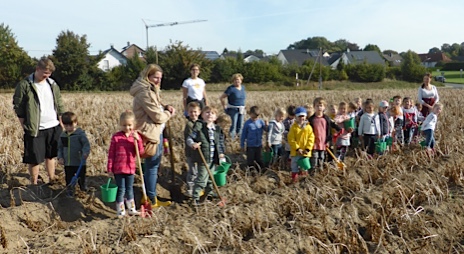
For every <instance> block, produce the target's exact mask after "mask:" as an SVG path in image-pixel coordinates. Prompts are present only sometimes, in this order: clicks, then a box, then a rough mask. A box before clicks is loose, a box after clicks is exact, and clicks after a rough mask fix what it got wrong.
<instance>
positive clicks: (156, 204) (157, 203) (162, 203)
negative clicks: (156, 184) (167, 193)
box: [151, 197, 171, 208]
mask: <svg viewBox="0 0 464 254" xmlns="http://www.w3.org/2000/svg"><path fill="white" fill-rule="evenodd" d="M170 205H171V201H160V200H158V197H155V198H154V199H153V200H152V205H151V207H152V208H156V207H161V206H170Z"/></svg>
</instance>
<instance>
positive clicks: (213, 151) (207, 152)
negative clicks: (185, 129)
mask: <svg viewBox="0 0 464 254" xmlns="http://www.w3.org/2000/svg"><path fill="white" fill-rule="evenodd" d="M217 113H218V112H217V109H216V108H213V107H210V106H205V107H204V108H203V110H202V111H201V118H202V120H198V121H196V122H195V125H194V126H193V130H192V132H191V133H190V134H189V136H188V138H187V145H188V146H190V147H191V148H192V149H193V150H196V151H193V153H192V157H191V158H192V162H193V163H197V165H198V173H197V177H196V178H195V180H194V185H193V192H192V205H198V204H199V202H200V193H201V192H202V191H203V190H204V193H205V195H206V197H207V198H208V199H209V198H212V197H214V196H215V195H216V194H215V193H213V188H212V181H211V179H210V178H209V174H208V171H207V170H208V169H207V168H206V167H209V169H210V170H214V168H215V165H216V164H219V160H220V159H222V158H224V157H225V156H224V152H225V145H224V133H223V132H222V129H221V127H219V126H218V125H216V124H215V123H214V122H215V121H216V118H217ZM198 149H201V154H203V156H204V159H205V161H206V163H207V164H208V165H205V163H204V161H203V159H202V157H201V154H200V152H199V151H198Z"/></svg>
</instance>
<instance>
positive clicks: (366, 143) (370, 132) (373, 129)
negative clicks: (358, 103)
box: [358, 101, 380, 155]
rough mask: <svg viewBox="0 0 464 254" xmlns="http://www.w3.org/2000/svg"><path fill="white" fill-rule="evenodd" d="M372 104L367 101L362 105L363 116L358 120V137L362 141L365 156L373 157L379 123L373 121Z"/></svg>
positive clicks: (374, 116) (374, 115)
mask: <svg viewBox="0 0 464 254" xmlns="http://www.w3.org/2000/svg"><path fill="white" fill-rule="evenodd" d="M375 118H376V114H375V113H374V102H372V101H367V102H365V104H364V114H362V116H361V119H360V120H359V126H358V135H359V137H360V138H361V139H362V141H363V147H364V149H367V154H369V155H373V154H374V152H375V142H376V140H377V138H379V137H380V136H379V135H380V133H379V130H380V123H379V121H376V120H375Z"/></svg>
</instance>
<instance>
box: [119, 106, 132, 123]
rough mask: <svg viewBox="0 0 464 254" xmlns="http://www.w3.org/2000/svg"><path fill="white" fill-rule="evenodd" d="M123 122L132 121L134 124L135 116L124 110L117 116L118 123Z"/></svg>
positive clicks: (130, 111)
mask: <svg viewBox="0 0 464 254" xmlns="http://www.w3.org/2000/svg"><path fill="white" fill-rule="evenodd" d="M125 120H133V121H134V122H135V114H134V112H132V110H129V109H128V110H126V111H124V112H122V113H121V115H120V116H119V122H122V121H125Z"/></svg>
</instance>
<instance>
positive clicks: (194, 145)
mask: <svg viewBox="0 0 464 254" xmlns="http://www.w3.org/2000/svg"><path fill="white" fill-rule="evenodd" d="M200 146H201V142H198V143H193V144H192V148H193V150H197V149H198V148H200Z"/></svg>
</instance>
